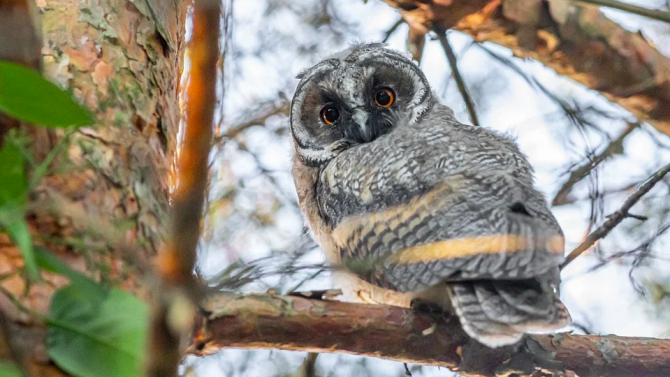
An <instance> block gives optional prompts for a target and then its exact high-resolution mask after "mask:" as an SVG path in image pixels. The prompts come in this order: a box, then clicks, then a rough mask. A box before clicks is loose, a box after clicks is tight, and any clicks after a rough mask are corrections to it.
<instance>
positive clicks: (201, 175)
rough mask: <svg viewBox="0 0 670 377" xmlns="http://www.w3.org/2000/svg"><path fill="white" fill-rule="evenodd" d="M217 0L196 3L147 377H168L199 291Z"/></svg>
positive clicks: (174, 369) (213, 91)
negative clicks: (198, 250) (196, 270)
mask: <svg viewBox="0 0 670 377" xmlns="http://www.w3.org/2000/svg"><path fill="white" fill-rule="evenodd" d="M220 19H221V1H220V0H196V1H195V2H194V5H193V34H192V37H191V41H190V43H189V50H190V57H191V71H190V75H189V80H188V84H187V87H186V95H185V98H186V101H187V102H186V122H185V128H184V137H183V141H182V144H181V146H180V147H181V152H180V154H179V160H178V161H177V170H176V171H177V177H176V189H175V191H174V195H173V200H174V205H173V207H172V219H171V220H172V224H171V225H172V228H171V230H170V236H171V239H170V240H169V242H168V243H167V245H166V248H165V250H164V251H163V252H162V254H160V255H159V259H158V271H159V273H160V282H159V283H158V284H156V287H155V291H154V292H155V293H154V302H153V307H152V309H153V310H152V323H151V338H150V339H151V340H150V342H151V343H150V347H149V348H150V351H149V363H148V370H147V374H146V375H147V376H149V377H173V376H176V375H177V369H178V366H179V361H180V360H181V357H182V355H181V343H182V339H183V335H184V334H185V332H186V330H187V329H188V328H190V326H191V323H190V320H191V318H192V314H194V313H195V307H196V306H195V304H196V302H197V301H199V298H200V296H201V292H202V289H201V287H200V286H199V285H198V281H197V279H195V276H194V274H193V269H194V266H195V259H196V248H197V245H198V240H199V238H200V223H201V218H202V213H203V205H204V201H205V200H204V199H205V195H206V188H207V175H208V164H207V163H208V159H209V152H210V150H211V145H212V133H213V132H212V129H213V124H214V111H215V108H216V79H217V77H216V75H217V61H218V59H219V32H220Z"/></svg>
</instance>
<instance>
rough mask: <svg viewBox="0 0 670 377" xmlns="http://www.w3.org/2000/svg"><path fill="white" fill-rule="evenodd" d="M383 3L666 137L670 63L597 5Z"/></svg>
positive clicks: (506, 0)
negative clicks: (578, 87) (528, 62)
mask: <svg viewBox="0 0 670 377" xmlns="http://www.w3.org/2000/svg"><path fill="white" fill-rule="evenodd" d="M383 1H384V2H386V3H388V4H389V5H391V6H392V7H395V8H397V9H398V10H399V11H400V13H401V15H402V16H403V18H404V19H405V20H406V21H407V23H408V24H410V25H411V26H413V27H415V28H419V27H423V28H425V29H426V30H434V29H439V30H446V29H450V28H452V29H454V30H458V31H461V32H463V33H466V34H469V35H471V36H472V37H473V38H474V39H475V41H477V42H492V43H496V44H498V45H501V46H504V47H507V48H509V49H511V50H512V52H513V53H514V55H516V56H518V57H522V58H532V59H535V60H537V61H539V62H541V63H543V64H544V65H546V66H547V67H549V68H552V69H554V70H555V71H556V72H557V73H558V74H561V75H564V76H567V77H570V78H572V79H573V80H575V81H577V82H579V83H581V84H583V85H585V86H587V87H588V88H590V89H594V90H597V91H599V92H601V93H602V94H603V95H604V96H605V97H607V98H608V99H609V100H610V101H612V102H615V103H617V104H619V105H620V106H622V107H623V108H625V109H627V110H628V111H630V112H631V113H633V114H634V115H635V116H636V117H638V118H639V119H640V120H642V121H648V122H650V123H651V124H652V125H653V126H654V127H656V128H657V129H658V130H659V131H661V132H664V133H666V134H670V79H669V78H670V58H668V57H665V56H663V55H662V54H661V53H659V52H658V51H657V50H656V49H655V48H654V47H653V46H652V45H650V44H649V43H648V42H647V41H646V40H645V39H644V37H643V36H642V35H641V34H640V33H633V32H629V31H627V30H626V29H624V28H622V27H621V26H619V25H618V24H617V23H615V22H613V21H611V20H610V19H608V18H607V17H605V16H604V15H603V14H602V13H601V12H600V10H599V9H598V8H597V7H581V6H576V5H574V4H572V3H570V2H567V1H547V0H533V1H530V0H529V1H519V0H454V1H450V2H445V1H438V0H383Z"/></svg>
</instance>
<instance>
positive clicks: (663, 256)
mask: <svg viewBox="0 0 670 377" xmlns="http://www.w3.org/2000/svg"><path fill="white" fill-rule="evenodd" d="M224 3H225V7H224V8H225V22H224V28H225V33H224V35H225V40H224V41H223V42H222V44H223V45H224V46H223V50H224V59H222V62H223V63H222V67H221V69H222V72H221V73H222V74H221V83H220V85H219V87H218V91H219V95H220V114H219V119H218V122H219V125H218V127H217V136H216V137H217V147H216V148H215V150H214V152H213V155H212V158H211V164H212V170H211V172H212V173H211V191H210V196H209V200H208V203H207V216H206V220H205V232H204V237H203V240H202V242H201V245H200V251H199V263H198V275H199V277H200V278H201V279H202V280H203V281H205V282H206V283H207V285H208V286H210V287H211V288H212V289H215V290H230V291H237V292H240V291H242V292H251V291H261V292H263V291H267V290H269V289H273V290H275V291H278V292H280V293H287V292H290V291H294V290H309V289H324V288H328V287H329V281H328V267H327V266H326V265H324V263H323V257H322V256H321V253H320V251H319V250H318V248H317V247H316V245H315V243H314V242H313V241H312V240H311V238H310V236H309V234H308V231H307V229H306V228H305V227H304V222H303V220H302V218H301V214H300V211H299V209H298V206H297V198H296V195H295V190H294V187H293V182H292V178H291V174H290V156H291V149H292V145H291V140H290V137H289V133H288V106H289V103H290V99H291V97H292V95H293V90H294V87H295V85H296V84H297V80H296V79H295V78H294V77H295V76H296V74H297V73H298V72H300V71H301V70H302V69H304V68H307V67H309V66H310V65H312V64H314V63H315V62H317V61H318V60H320V59H322V58H323V57H326V56H328V55H329V54H331V53H333V52H336V51H338V50H341V49H343V48H346V47H347V46H348V45H349V44H350V43H352V42H356V41H361V42H369V41H386V42H388V43H389V44H390V45H391V46H392V47H395V48H398V49H405V48H406V47H405V46H406V39H407V34H408V27H407V25H405V24H404V23H402V21H401V17H400V15H399V14H398V12H397V11H396V10H395V9H393V8H392V7H390V6H388V5H386V4H385V3H383V2H382V1H379V0H374V1H362V0H244V1H234V0H225V1H224ZM635 4H637V5H640V6H644V7H647V8H651V9H665V10H667V9H669V8H670V4H669V2H668V1H661V0H648V1H636V2H635ZM604 12H605V14H606V15H607V16H608V17H610V18H611V19H613V20H615V21H616V22H618V23H619V24H620V25H622V26H624V27H625V28H626V29H628V30H630V31H634V32H637V31H639V32H640V33H642V34H643V35H644V37H645V38H647V39H648V40H649V41H651V42H652V43H653V44H654V45H655V46H657V48H658V49H659V51H661V52H662V53H664V54H665V55H666V56H670V25H669V24H667V23H663V22H660V21H652V20H649V19H647V18H644V17H641V16H636V15H632V14H630V13H626V12H622V11H616V10H611V9H605V10H604ZM448 38H449V41H450V43H451V45H452V46H453V47H454V50H455V53H456V56H457V58H458V66H459V68H460V73H461V75H462V76H463V79H464V81H465V83H466V85H467V88H468V90H469V92H470V95H471V97H472V99H473V102H474V103H475V107H476V111H477V114H478V117H479V120H480V123H481V125H482V126H484V127H489V128H492V129H496V130H499V131H502V132H505V133H507V134H508V135H509V136H510V137H513V138H515V139H516V140H517V142H518V143H519V145H520V147H521V149H522V151H523V152H524V153H526V154H527V155H528V157H529V159H530V161H531V163H532V164H533V166H534V167H535V169H536V182H537V185H538V187H539V188H540V189H541V190H542V192H543V193H544V194H545V195H546V197H547V200H548V201H549V202H550V203H553V210H554V213H555V215H556V216H557V218H558V220H559V222H560V224H561V226H562V227H563V229H564V232H565V234H566V251H570V250H571V249H572V248H574V247H575V246H576V245H578V244H579V243H580V242H581V241H582V240H583V239H584V237H585V236H586V235H587V234H588V233H589V232H590V231H592V230H594V229H595V227H597V226H598V225H599V224H601V223H602V222H603V221H604V220H605V219H606V217H607V215H608V214H611V213H612V212H614V211H615V210H616V209H618V208H619V206H620V205H621V204H622V202H623V200H624V199H625V198H626V196H627V195H629V194H630V193H632V192H633V191H634V189H635V187H636V185H638V184H640V183H641V182H643V181H644V180H646V178H647V177H649V175H650V174H651V173H653V172H654V171H655V170H657V169H658V168H659V167H661V166H663V165H665V164H667V163H668V162H669V161H670V139H669V138H668V136H666V135H664V134H661V133H659V132H658V131H656V129H654V128H653V127H652V126H650V125H648V124H644V123H641V124H639V123H636V120H635V119H634V117H632V116H631V115H630V114H629V113H627V112H626V111H624V110H622V109H621V108H620V107H618V106H616V105H613V104H611V103H610V102H608V101H607V100H606V99H605V98H604V97H603V96H602V95H600V94H599V93H597V92H594V91H590V90H588V89H586V88H585V87H583V86H582V85H579V84H576V83H574V82H573V81H571V80H569V79H567V78H565V77H562V76H559V75H557V74H556V73H555V72H554V71H552V70H550V69H548V68H546V67H544V66H543V65H542V64H540V63H538V62H536V61H532V60H527V59H518V58H514V57H513V56H512V53H511V51H509V50H507V49H505V48H502V47H499V46H496V45H493V44H490V43H475V42H474V41H473V40H472V39H471V38H470V37H469V36H466V35H464V34H461V33H458V32H448ZM421 67H422V68H423V70H424V72H425V73H426V75H427V77H428V79H429V81H430V83H431V85H432V87H433V89H434V91H435V92H436V93H437V94H438V96H439V97H440V98H441V99H442V101H444V102H445V103H446V104H448V105H449V106H451V107H452V108H453V109H454V111H455V112H456V115H457V118H458V119H459V120H461V121H462V122H467V123H469V122H470V121H469V117H468V112H467V110H466V106H465V104H464V102H463V99H462V97H461V95H460V93H459V90H458V88H457V85H456V83H455V80H454V78H453V76H452V72H451V70H450V68H449V64H448V62H447V59H446V58H445V54H444V51H443V50H442V47H441V46H440V43H439V42H438V41H437V38H436V36H434V35H430V34H429V35H428V40H427V42H426V45H425V48H424V52H423V57H422V60H421ZM668 184H669V182H668V180H667V179H666V180H665V181H664V182H661V183H659V184H658V185H657V186H656V187H655V188H654V189H653V190H652V191H651V192H650V193H649V194H647V195H646V196H645V197H644V198H643V199H642V200H641V201H640V203H638V204H637V205H636V206H635V207H633V210H632V213H634V214H635V215H638V216H640V217H641V218H647V220H644V221H642V220H638V219H626V220H625V221H624V222H623V223H622V224H621V225H620V226H618V227H617V228H615V229H614V231H613V232H612V233H611V234H610V235H609V236H608V237H607V238H606V239H604V240H601V241H600V242H599V243H598V244H597V245H596V246H595V247H593V248H592V249H590V250H589V251H588V252H587V253H586V254H584V255H582V256H581V257H580V258H578V259H577V260H576V261H575V262H574V263H572V264H571V265H570V266H569V267H568V268H566V269H565V270H564V271H563V276H562V277H563V286H562V297H563V301H564V302H565V303H566V304H567V305H568V308H569V310H570V312H571V314H572V316H573V320H574V322H575V324H574V327H572V328H570V329H567V330H573V331H576V332H579V333H584V332H587V333H612V334H618V335H638V336H654V337H667V336H670V314H668V313H670V311H669V310H668V309H670V298H669V294H670V263H669V262H670V250H669V248H668V245H669V242H670V237H668V233H670V231H668V230H669V229H670V200H669V198H670V196H669V192H668V190H669V186H668ZM324 336H327V334H324ZM305 358H306V355H305V354H304V353H299V352H285V351H241V350H226V351H222V352H220V353H218V354H216V355H213V356H209V357H205V358H188V359H187V360H186V362H185V364H184V366H183V368H182V371H183V374H184V375H187V376H300V375H307V374H308V373H307V374H306V373H305V370H306V369H309V368H305V366H303V365H302V364H303V360H305ZM409 370H410V371H411V373H412V374H413V375H414V376H448V375H451V372H449V371H447V370H445V369H440V368H437V367H421V366H409ZM314 373H315V375H318V376H401V375H404V374H405V373H406V372H405V368H404V367H403V365H402V364H400V363H395V362H390V361H384V360H379V359H368V358H361V357H355V356H346V355H320V356H319V357H318V358H317V359H316V364H315V372H314Z"/></svg>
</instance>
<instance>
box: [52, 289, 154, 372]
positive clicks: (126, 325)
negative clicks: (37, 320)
mask: <svg viewBox="0 0 670 377" xmlns="http://www.w3.org/2000/svg"><path fill="white" fill-rule="evenodd" d="M46 323H47V325H48V327H49V331H48V336H47V348H48V351H49V356H50V357H51V359H52V360H53V361H54V362H55V363H56V364H58V366H59V367H61V368H62V369H63V370H65V371H66V372H68V373H70V374H72V375H74V376H77V377H90V376H96V377H135V376H140V375H141V374H142V370H143V362H144V354H145V345H146V334H147V331H148V327H149V309H148V307H147V305H146V304H145V303H144V302H142V301H141V300H139V299H138V298H136V297H135V296H133V295H131V294H129V293H127V292H124V291H121V290H118V289H112V290H110V291H109V295H107V297H106V298H105V299H104V300H102V302H100V303H92V302H89V301H87V300H86V299H84V298H83V296H82V295H81V292H80V289H79V287H77V286H75V285H70V286H67V287H65V288H62V289H60V290H58V291H57V292H56V293H55V294H54V296H53V298H52V299H51V308H50V317H49V318H48V319H47V320H46Z"/></svg>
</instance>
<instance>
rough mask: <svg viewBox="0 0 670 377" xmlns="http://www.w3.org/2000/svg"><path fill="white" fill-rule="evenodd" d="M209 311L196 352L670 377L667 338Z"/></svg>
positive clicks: (318, 309)
mask: <svg viewBox="0 0 670 377" xmlns="http://www.w3.org/2000/svg"><path fill="white" fill-rule="evenodd" d="M206 311H207V313H206V314H203V315H201V317H200V318H199V320H198V322H197V327H196V329H195V331H194V335H193V344H192V345H191V346H190V347H189V352H191V353H193V354H197V355H204V354H210V353H213V352H216V351H217V350H219V349H221V348H245V349H255V348H274V349H283V350H299V351H310V352H336V353H348V354H356V355H363V356H372V357H382V358H386V359H391V360H396V361H402V362H407V363H417V364H425V365H436V366H443V367H446V368H449V369H451V370H457V371H458V372H459V373H461V374H464V375H472V376H495V375H496V373H503V372H504V371H510V370H517V371H518V373H519V374H518V375H519V376H524V375H527V376H531V375H533V374H532V373H534V372H536V371H537V368H544V369H552V370H560V369H561V366H564V367H565V369H566V370H567V371H572V372H574V373H577V374H578V375H579V376H581V377H586V376H667V375H670V341H668V340H661V339H649V338H624V337H616V336H597V335H572V334H567V333H562V334H555V335H533V336H532V337H529V339H527V340H526V342H525V343H524V344H523V345H521V346H518V347H512V346H510V347H503V348H497V349H489V348H486V347H484V346H482V345H480V344H478V343H476V342H475V341H473V340H471V339H470V338H468V336H467V335H465V333H463V331H462V330H461V328H460V326H459V325H458V320H457V319H456V318H455V317H450V318H447V319H446V320H445V319H442V318H429V317H427V316H425V315H421V314H417V313H415V312H414V311H412V310H408V309H403V308H399V307H390V306H376V305H364V304H351V303H344V302H339V301H322V300H310V299H305V298H301V297H292V296H291V297H288V296H271V295H249V296H237V295H232V294H229V295H226V294H223V295H220V296H216V297H214V298H212V300H210V302H209V304H208V306H207V308H206ZM433 324H435V328H434V329H432V330H431V328H432V326H433ZM536 375H541V374H536Z"/></svg>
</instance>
